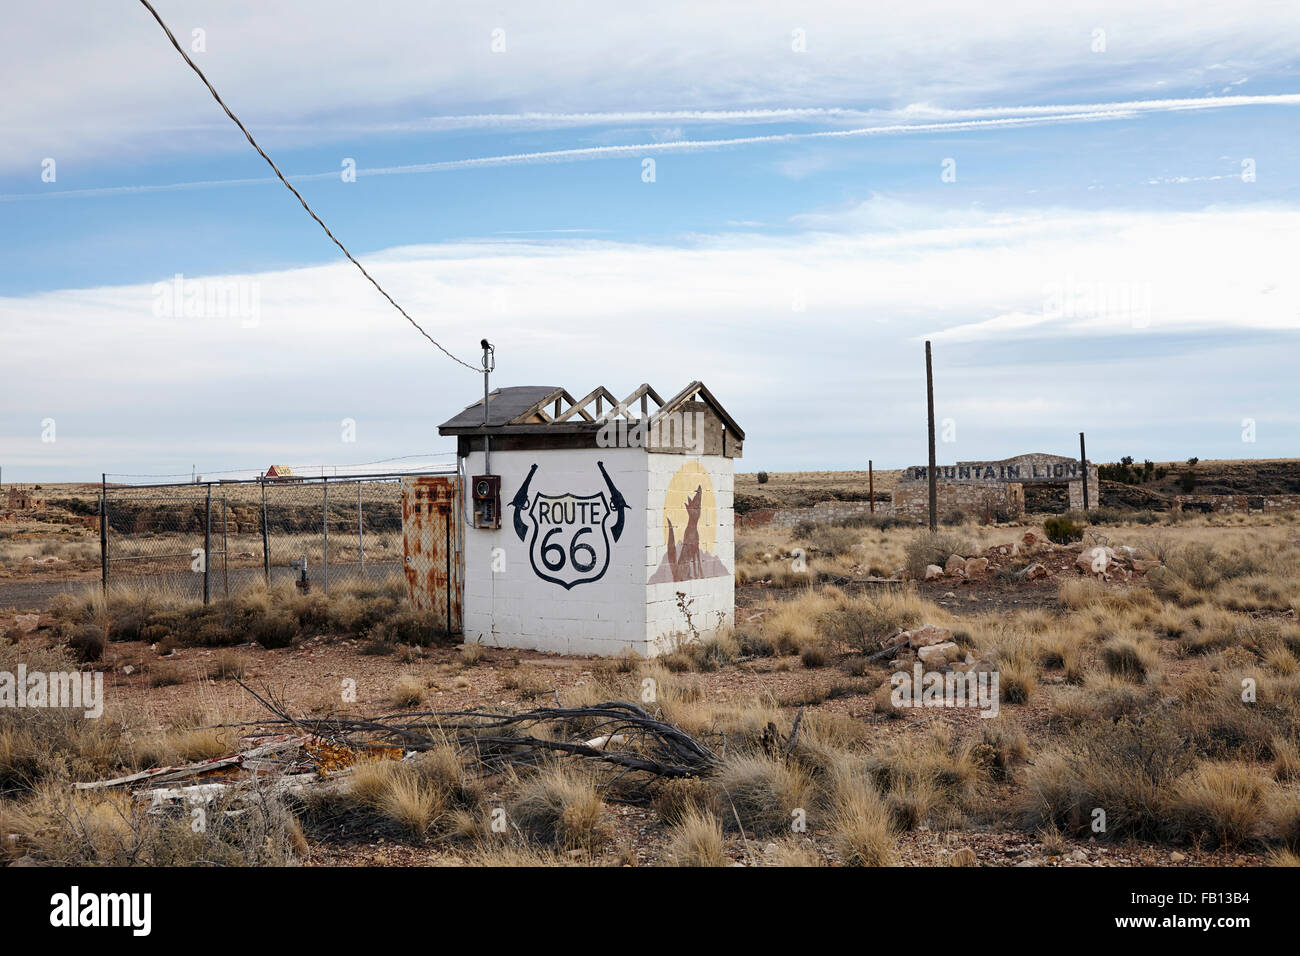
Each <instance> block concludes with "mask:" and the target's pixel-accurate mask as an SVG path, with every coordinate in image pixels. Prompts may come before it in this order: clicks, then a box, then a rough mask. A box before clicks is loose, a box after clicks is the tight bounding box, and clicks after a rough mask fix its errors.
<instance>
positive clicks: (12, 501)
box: [9, 488, 45, 511]
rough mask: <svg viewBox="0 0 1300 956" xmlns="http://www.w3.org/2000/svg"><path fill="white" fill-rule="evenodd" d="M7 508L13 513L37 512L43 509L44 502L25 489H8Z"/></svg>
mask: <svg viewBox="0 0 1300 956" xmlns="http://www.w3.org/2000/svg"><path fill="white" fill-rule="evenodd" d="M9 507H10V508H12V509H13V510H14V511H39V510H41V509H42V508H44V507H45V501H44V499H42V498H37V497H34V496H33V495H32V493H31V492H30V491H29V490H27V489H26V488H10V489H9Z"/></svg>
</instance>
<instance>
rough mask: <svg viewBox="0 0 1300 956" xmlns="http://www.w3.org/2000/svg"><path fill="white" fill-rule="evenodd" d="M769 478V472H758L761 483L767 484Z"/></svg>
mask: <svg viewBox="0 0 1300 956" xmlns="http://www.w3.org/2000/svg"><path fill="white" fill-rule="evenodd" d="M767 479H768V474H767V472H765V471H760V472H759V473H758V483H759V484H760V485H765V484H767Z"/></svg>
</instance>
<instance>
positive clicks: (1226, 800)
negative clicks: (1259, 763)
mask: <svg viewBox="0 0 1300 956" xmlns="http://www.w3.org/2000/svg"><path fill="white" fill-rule="evenodd" d="M1266 790H1267V783H1266V781H1265V780H1263V779H1262V778H1260V777H1259V776H1257V775H1256V774H1255V772H1254V770H1253V769H1252V768H1249V767H1243V766H1239V765H1231V764H1227V765H1224V764H1209V765H1207V766H1203V767H1199V768H1197V769H1196V770H1194V771H1192V772H1191V773H1188V774H1187V775H1185V776H1184V777H1183V778H1182V779H1181V780H1179V781H1178V784H1177V786H1176V788H1175V792H1174V794H1173V795H1172V798H1171V800H1170V804H1171V806H1170V819H1171V824H1172V829H1173V831H1174V832H1173V834H1172V836H1173V837H1174V838H1176V839H1183V840H1197V841H1198V842H1200V841H1202V840H1207V841H1208V842H1209V843H1210V845H1212V846H1240V845H1241V844H1243V843H1245V842H1247V841H1248V840H1250V839H1251V838H1252V837H1256V836H1259V835H1261V824H1262V819H1261V818H1262V817H1263V810H1264V807H1265V795H1266Z"/></svg>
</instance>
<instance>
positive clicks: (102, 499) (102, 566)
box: [99, 473, 108, 594]
mask: <svg viewBox="0 0 1300 956" xmlns="http://www.w3.org/2000/svg"><path fill="white" fill-rule="evenodd" d="M99 586H100V588H101V589H102V590H103V592H104V593H105V594H107V593H108V475H106V474H103V473H101V474H100V476H99Z"/></svg>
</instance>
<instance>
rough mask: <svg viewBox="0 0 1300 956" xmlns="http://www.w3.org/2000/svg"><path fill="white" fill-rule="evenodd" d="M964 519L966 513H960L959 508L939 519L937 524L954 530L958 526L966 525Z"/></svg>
mask: <svg viewBox="0 0 1300 956" xmlns="http://www.w3.org/2000/svg"><path fill="white" fill-rule="evenodd" d="M966 518H967V515H966V512H964V511H962V510H961V509H960V508H953V509H952V510H951V511H949V512H947V513H946V514H945V515H944V516H943V517H942V518H940V519H939V523H940V524H942V525H945V526H947V527H949V528H956V527H958V526H960V525H964V524H965V523H966Z"/></svg>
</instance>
